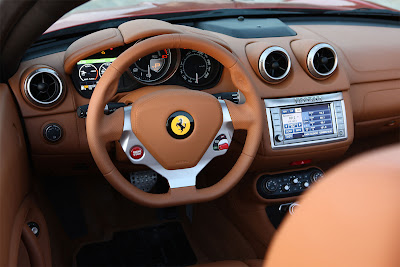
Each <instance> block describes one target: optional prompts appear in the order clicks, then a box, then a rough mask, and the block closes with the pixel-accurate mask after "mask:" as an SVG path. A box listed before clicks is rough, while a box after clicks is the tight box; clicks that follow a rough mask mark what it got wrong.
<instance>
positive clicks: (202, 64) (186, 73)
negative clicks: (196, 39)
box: [179, 50, 219, 86]
mask: <svg viewBox="0 0 400 267" xmlns="http://www.w3.org/2000/svg"><path fill="white" fill-rule="evenodd" d="M184 51H185V52H183V55H182V61H181V64H180V67H179V71H180V74H181V76H182V78H183V80H184V81H185V82H186V83H188V84H190V85H192V86H204V85H207V84H209V83H210V82H212V81H213V80H214V79H215V77H216V76H217V75H218V71H219V64H218V63H217V61H216V60H215V59H213V58H212V57H210V56H209V55H207V54H204V53H203V52H200V51H196V50H184Z"/></svg>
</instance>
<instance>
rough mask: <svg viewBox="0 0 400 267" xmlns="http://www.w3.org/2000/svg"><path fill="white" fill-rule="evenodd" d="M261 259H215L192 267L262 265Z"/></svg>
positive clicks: (248, 266) (247, 266)
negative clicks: (215, 260)
mask: <svg viewBox="0 0 400 267" xmlns="http://www.w3.org/2000/svg"><path fill="white" fill-rule="evenodd" d="M263 262H264V261H263V260H258V259H254V260H245V261H217V262H210V263H204V264H198V265H194V266H193V267H222V266H226V267H262V266H263Z"/></svg>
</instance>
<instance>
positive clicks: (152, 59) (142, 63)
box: [131, 49, 171, 84]
mask: <svg viewBox="0 0 400 267" xmlns="http://www.w3.org/2000/svg"><path fill="white" fill-rule="evenodd" d="M170 67H171V51H170V50H169V49H164V50H161V51H157V52H155V53H152V54H150V55H147V56H145V57H142V58H141V59H139V60H138V61H136V62H135V63H134V64H133V65H132V66H131V71H132V74H133V77H135V78H136V79H137V80H138V81H139V82H142V83H145V84H157V83H161V82H163V81H165V80H166V79H167V78H168V75H167V74H168V73H169V69H170Z"/></svg>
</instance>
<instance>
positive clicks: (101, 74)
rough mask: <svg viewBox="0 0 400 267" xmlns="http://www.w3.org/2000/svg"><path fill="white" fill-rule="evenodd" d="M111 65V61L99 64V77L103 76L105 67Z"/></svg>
mask: <svg viewBox="0 0 400 267" xmlns="http://www.w3.org/2000/svg"><path fill="white" fill-rule="evenodd" d="M110 65H111V62H106V63H103V64H101V66H100V68H99V74H100V77H101V76H103V74H104V72H106V70H107V68H108V67H109V66H110Z"/></svg>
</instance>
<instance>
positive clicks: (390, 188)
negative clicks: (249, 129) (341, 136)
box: [264, 145, 400, 267]
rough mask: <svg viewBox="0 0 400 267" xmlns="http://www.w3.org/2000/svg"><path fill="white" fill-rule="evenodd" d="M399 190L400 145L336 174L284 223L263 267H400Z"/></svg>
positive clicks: (359, 159)
mask: <svg viewBox="0 0 400 267" xmlns="http://www.w3.org/2000/svg"><path fill="white" fill-rule="evenodd" d="M399 188H400V145H395V146H391V147H389V148H384V149H380V150H378V151H374V152H372V153H369V154H366V155H364V156H359V157H356V158H354V159H352V160H350V161H349V162H347V163H345V164H344V165H341V166H339V167H337V168H335V169H334V170H332V171H331V172H330V173H328V175H327V176H326V177H325V178H324V179H322V180H321V181H320V182H318V184H316V185H315V186H314V187H313V188H312V189H311V190H310V191H308V192H307V193H306V194H305V195H304V196H303V197H302V198H301V200H300V206H299V207H298V209H296V213H295V214H294V215H293V216H290V217H288V219H287V220H286V221H284V222H283V224H282V225H281V227H280V228H279V229H278V231H277V233H276V235H275V237H274V239H273V241H272V243H271V246H270V248H269V250H268V253H267V256H266V262H265V264H264V266H265V267H276V266H310V267H312V266H315V267H317V266H326V267H329V266H363V267H372V266H400V255H399V249H400V239H399V236H400V228H399V225H400V209H399V208H398V203H400V194H399ZM285 255H286V256H285Z"/></svg>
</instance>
